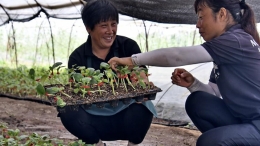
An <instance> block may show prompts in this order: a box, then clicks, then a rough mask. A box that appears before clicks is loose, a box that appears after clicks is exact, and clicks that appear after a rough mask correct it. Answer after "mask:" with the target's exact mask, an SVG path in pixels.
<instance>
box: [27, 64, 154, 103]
mask: <svg viewBox="0 0 260 146" xmlns="http://www.w3.org/2000/svg"><path fill="white" fill-rule="evenodd" d="M61 65H62V63H61V62H57V63H55V64H54V65H52V66H51V67H50V68H49V72H47V73H46V74H44V75H42V76H41V77H40V78H38V79H36V80H37V81H38V85H37V88H36V89H37V92H38V94H40V95H41V96H46V97H47V98H48V99H49V100H50V101H51V102H54V103H55V104H56V105H57V106H59V107H64V106H65V105H66V104H67V103H66V102H70V104H79V103H78V102H79V101H80V103H81V104H86V103H87V104H91V103H94V102H95V101H98V98H104V97H108V96H114V98H116V97H117V96H120V95H119V94H120V93H119V90H121V91H122V90H124V93H129V92H133V91H137V89H142V90H145V89H150V88H151V85H150V84H147V83H145V82H144V79H143V78H142V77H141V75H140V74H141V72H144V73H145V74H146V75H148V70H147V69H146V68H140V67H138V66H136V67H134V68H133V69H131V70H130V69H129V68H128V66H118V67H117V73H115V72H114V71H113V70H112V69H111V68H110V65H109V64H107V63H105V62H102V63H101V64H100V69H101V70H103V72H101V71H100V70H95V69H94V68H86V67H82V66H79V67H73V68H71V69H66V72H67V73H68V74H67V77H68V79H67V82H65V83H62V82H61V81H60V73H59V70H60V69H61V68H62V67H63V66H61ZM55 70H56V71H55ZM34 73H35V71H34V70H31V72H30V76H31V77H33V76H35V75H34ZM46 80H48V82H46ZM57 82H58V84H57ZM110 90H111V91H112V92H110Z"/></svg>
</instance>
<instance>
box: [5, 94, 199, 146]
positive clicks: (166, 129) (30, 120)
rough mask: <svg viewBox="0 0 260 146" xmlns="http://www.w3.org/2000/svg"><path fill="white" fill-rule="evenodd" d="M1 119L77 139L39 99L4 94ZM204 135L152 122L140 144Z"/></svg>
mask: <svg viewBox="0 0 260 146" xmlns="http://www.w3.org/2000/svg"><path fill="white" fill-rule="evenodd" d="M0 122H5V123H7V124H8V127H9V128H11V129H16V128H18V129H20V130H21V131H22V132H23V133H25V134H30V133H32V132H36V133H38V134H48V135H49V136H51V137H56V138H59V139H63V140H64V141H66V142H68V141H73V140H76V139H77V138H76V137H74V136H73V135H71V134H70V133H69V132H68V131H67V130H66V129H65V128H64V127H63V125H62V123H61V122H60V119H59V118H58V117H57V111H56V109H55V107H53V106H48V105H44V104H40V103H36V102H30V101H24V100H14V99H10V98H5V97H0ZM200 134H201V133H200V132H199V131H197V130H190V129H186V128H180V127H174V126H164V125H159V124H152V125H151V127H150V129H149V131H148V133H147V135H146V137H145V139H144V141H143V142H142V144H140V145H139V146H195V143H196V140H197V138H198V137H199V136H200ZM106 144H107V146H126V145H127V141H109V142H108V141H106Z"/></svg>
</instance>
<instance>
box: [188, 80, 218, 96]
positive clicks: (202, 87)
mask: <svg viewBox="0 0 260 146" xmlns="http://www.w3.org/2000/svg"><path fill="white" fill-rule="evenodd" d="M187 89H188V90H189V91H190V92H191V93H192V92H195V91H204V92H207V93H210V94H213V95H215V96H218V97H220V96H221V94H220V92H219V89H218V86H217V85H216V84H214V83H211V82H209V83H208V84H204V83H202V82H200V81H199V80H198V79H196V78H195V80H194V82H193V83H192V85H191V86H190V87H188V88H187Z"/></svg>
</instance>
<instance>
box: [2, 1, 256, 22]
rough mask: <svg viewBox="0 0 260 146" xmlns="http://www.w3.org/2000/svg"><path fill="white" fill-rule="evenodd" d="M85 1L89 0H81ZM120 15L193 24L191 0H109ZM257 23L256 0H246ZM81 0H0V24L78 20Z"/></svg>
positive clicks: (194, 20) (193, 16) (194, 17)
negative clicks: (37, 19) (46, 19)
mask: <svg viewBox="0 0 260 146" xmlns="http://www.w3.org/2000/svg"><path fill="white" fill-rule="evenodd" d="M85 1H89V0H85ZM110 1H111V2H112V3H113V4H114V5H115V6H116V7H117V8H118V10H119V12H120V13H121V14H124V15H127V16H131V17H134V18H138V19H143V20H149V21H154V22H160V23H172V24H195V23H196V15H195V14H194V9H193V2H194V0H110ZM246 2H247V3H248V4H249V5H250V6H251V7H252V9H253V10H254V12H255V15H256V20H257V22H260V1H259V0H246ZM82 5H83V2H82V1H81V0H56V1H53V0H15V1H11V0H1V2H0V26H1V25H3V24H5V23H8V22H9V21H21V22H25V21H30V20H31V19H34V18H35V17H38V16H39V14H40V12H44V13H45V14H46V15H47V16H48V17H53V18H60V19H79V18H80V9H81V7H82Z"/></svg>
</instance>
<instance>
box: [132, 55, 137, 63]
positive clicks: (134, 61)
mask: <svg viewBox="0 0 260 146" xmlns="http://www.w3.org/2000/svg"><path fill="white" fill-rule="evenodd" d="M131 59H132V62H133V65H137V63H136V59H137V56H135V55H132V56H131Z"/></svg>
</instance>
